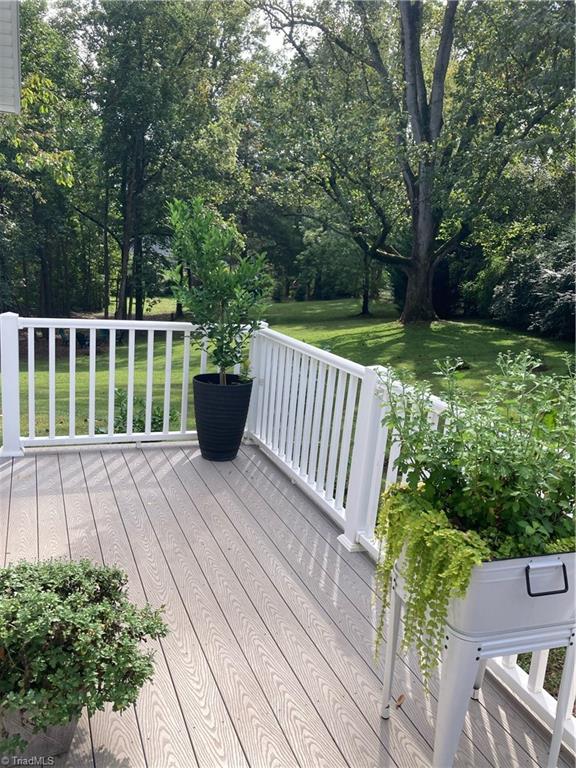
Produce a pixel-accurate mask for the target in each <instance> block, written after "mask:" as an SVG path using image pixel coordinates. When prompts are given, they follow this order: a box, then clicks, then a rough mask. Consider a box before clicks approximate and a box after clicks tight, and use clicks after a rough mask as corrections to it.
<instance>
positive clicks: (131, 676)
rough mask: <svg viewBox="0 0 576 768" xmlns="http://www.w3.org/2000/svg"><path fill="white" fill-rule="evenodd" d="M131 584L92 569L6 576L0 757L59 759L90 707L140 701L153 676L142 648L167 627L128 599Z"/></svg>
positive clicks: (0, 599)
mask: <svg viewBox="0 0 576 768" xmlns="http://www.w3.org/2000/svg"><path fill="white" fill-rule="evenodd" d="M126 580H127V579H126V575H125V574H124V573H123V572H122V571H120V570H119V569H117V568H111V567H103V566H97V565H94V564H92V563H90V562H89V561H87V560H82V561H80V562H63V561H58V560H53V561H46V562H41V563H34V564H33V563H24V562H21V563H18V564H16V565H10V566H8V567H6V568H2V569H0V755H5V756H6V755H8V756H10V755H13V756H14V757H16V755H17V754H19V756H20V758H21V759H27V758H28V757H30V758H32V757H34V756H38V755H41V756H42V757H44V758H46V757H48V756H51V755H57V754H60V753H62V752H65V751H66V750H67V749H68V748H69V746H70V743H71V741H72V737H73V734H74V729H75V726H76V722H77V721H78V718H79V717H80V714H81V712H82V710H83V708H84V707H86V708H87V710H88V713H89V714H93V713H94V712H96V710H101V709H103V708H104V706H105V704H106V703H111V704H112V706H113V708H114V709H115V710H117V711H122V710H124V709H126V708H127V707H129V706H130V705H131V704H133V703H134V702H135V701H136V699H137V697H138V693H139V691H140V689H141V687H142V686H143V684H144V683H145V682H146V681H147V680H149V679H150V678H151V677H152V674H153V654H152V652H150V651H145V650H144V649H143V647H142V643H143V642H146V641H147V640H149V639H157V638H160V637H162V636H163V635H165V633H166V627H165V624H164V622H163V621H162V618H161V614H160V612H159V611H157V610H153V609H152V608H150V607H149V606H144V607H143V608H140V607H137V606H136V605H133V604H132V603H131V602H130V601H129V600H128V597H127V595H126ZM22 753H23V754H22Z"/></svg>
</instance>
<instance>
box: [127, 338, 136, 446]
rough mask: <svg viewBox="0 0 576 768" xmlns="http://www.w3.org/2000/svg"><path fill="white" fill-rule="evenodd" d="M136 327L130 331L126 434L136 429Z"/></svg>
mask: <svg viewBox="0 0 576 768" xmlns="http://www.w3.org/2000/svg"><path fill="white" fill-rule="evenodd" d="M134 336H135V331H134V328H130V330H129V331H128V387H127V389H126V397H127V403H126V434H127V435H131V434H132V432H133V431H134V429H133V428H134V352H135V349H134Z"/></svg>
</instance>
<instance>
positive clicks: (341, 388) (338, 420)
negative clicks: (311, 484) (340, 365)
mask: <svg viewBox="0 0 576 768" xmlns="http://www.w3.org/2000/svg"><path fill="white" fill-rule="evenodd" d="M346 376H347V374H346V372H345V371H338V385H337V387H336V400H335V401H334V420H333V423H332V434H331V436H330V448H329V449H328V471H327V472H326V487H325V490H326V499H327V501H332V500H333V499H334V483H335V480H336V464H337V462H338V455H339V453H340V435H341V432H342V411H343V409H344V392H345V390H346Z"/></svg>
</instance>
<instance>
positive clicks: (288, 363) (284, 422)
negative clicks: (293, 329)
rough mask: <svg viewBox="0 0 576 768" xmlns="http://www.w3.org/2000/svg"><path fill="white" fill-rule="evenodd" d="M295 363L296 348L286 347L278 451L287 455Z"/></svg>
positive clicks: (282, 454) (281, 454)
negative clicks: (287, 434) (289, 411)
mask: <svg viewBox="0 0 576 768" xmlns="http://www.w3.org/2000/svg"><path fill="white" fill-rule="evenodd" d="M293 363H294V350H293V349H290V348H289V347H286V349H285V359H284V373H283V377H282V378H283V380H284V388H283V391H282V416H281V419H280V425H279V439H278V453H279V455H280V456H286V433H287V430H288V417H289V413H288V407H289V403H290V395H291V391H290V387H291V384H292V365H293Z"/></svg>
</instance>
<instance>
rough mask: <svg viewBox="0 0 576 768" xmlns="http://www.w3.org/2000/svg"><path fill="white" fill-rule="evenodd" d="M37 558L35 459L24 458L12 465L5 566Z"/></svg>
mask: <svg viewBox="0 0 576 768" xmlns="http://www.w3.org/2000/svg"><path fill="white" fill-rule="evenodd" d="M37 557H38V508H37V500H36V456H23V457H22V458H19V459H18V460H17V461H14V462H13V465H12V485H11V489H10V510H9V524H8V533H7V536H6V553H5V562H6V563H7V564H8V563H15V562H18V560H36V559H37Z"/></svg>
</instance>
